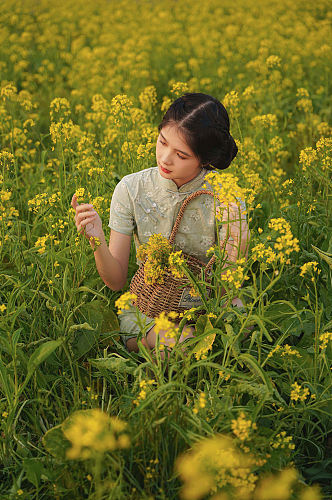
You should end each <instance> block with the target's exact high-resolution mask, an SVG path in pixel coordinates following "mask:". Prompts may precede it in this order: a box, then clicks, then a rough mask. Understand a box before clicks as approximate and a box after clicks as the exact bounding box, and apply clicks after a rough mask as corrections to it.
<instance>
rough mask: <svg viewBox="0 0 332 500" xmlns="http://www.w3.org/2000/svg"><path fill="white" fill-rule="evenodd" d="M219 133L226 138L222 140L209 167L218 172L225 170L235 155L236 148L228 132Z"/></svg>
mask: <svg viewBox="0 0 332 500" xmlns="http://www.w3.org/2000/svg"><path fill="white" fill-rule="evenodd" d="M221 132H222V134H223V135H224V136H226V138H225V139H223V140H222V142H221V144H222V147H221V148H220V149H219V150H218V153H217V154H216V156H215V159H214V161H213V162H211V165H213V167H214V168H217V169H218V170H225V168H227V167H229V165H230V164H231V162H232V161H233V159H234V158H235V156H236V155H237V153H238V147H237V145H236V142H235V141H234V139H233V137H232V136H231V134H230V133H229V132H228V130H225V129H223V130H222V131H221Z"/></svg>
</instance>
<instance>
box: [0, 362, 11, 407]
mask: <svg viewBox="0 0 332 500" xmlns="http://www.w3.org/2000/svg"><path fill="white" fill-rule="evenodd" d="M0 388H1V390H2V392H3V393H4V395H5V396H6V398H7V401H8V403H9V404H11V403H12V399H13V395H14V381H13V379H12V377H11V375H10V374H9V372H8V370H7V367H6V365H5V364H4V363H3V361H2V359H0Z"/></svg>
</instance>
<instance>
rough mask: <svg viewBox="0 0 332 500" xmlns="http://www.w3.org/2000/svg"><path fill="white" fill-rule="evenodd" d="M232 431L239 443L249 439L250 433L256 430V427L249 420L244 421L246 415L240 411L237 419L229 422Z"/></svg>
mask: <svg viewBox="0 0 332 500" xmlns="http://www.w3.org/2000/svg"><path fill="white" fill-rule="evenodd" d="M231 427H232V431H233V433H234V434H235V436H236V437H237V438H238V439H240V441H245V440H247V439H249V438H250V433H251V432H252V431H253V430H256V429H257V425H256V424H255V423H254V422H252V421H251V420H250V419H246V415H245V413H244V412H243V411H241V413H240V415H239V416H238V418H237V419H234V420H232V422H231Z"/></svg>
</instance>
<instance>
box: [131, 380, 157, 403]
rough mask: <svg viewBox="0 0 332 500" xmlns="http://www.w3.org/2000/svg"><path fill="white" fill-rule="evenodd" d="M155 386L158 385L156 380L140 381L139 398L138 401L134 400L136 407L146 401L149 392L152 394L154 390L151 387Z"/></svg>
mask: <svg viewBox="0 0 332 500" xmlns="http://www.w3.org/2000/svg"><path fill="white" fill-rule="evenodd" d="M153 384H157V382H156V381H155V379H149V380H141V381H140V383H139V387H140V392H139V394H138V396H137V399H134V400H133V404H134V405H136V406H138V405H139V404H140V402H141V401H142V400H144V399H146V396H147V394H148V392H151V389H152V387H151V386H152V385H153Z"/></svg>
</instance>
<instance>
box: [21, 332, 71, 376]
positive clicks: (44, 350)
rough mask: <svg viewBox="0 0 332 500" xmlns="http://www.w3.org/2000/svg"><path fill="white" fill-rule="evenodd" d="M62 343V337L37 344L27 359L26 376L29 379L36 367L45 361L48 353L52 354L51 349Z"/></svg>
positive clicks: (53, 349)
mask: <svg viewBox="0 0 332 500" xmlns="http://www.w3.org/2000/svg"><path fill="white" fill-rule="evenodd" d="M61 344H62V339H58V340H49V341H47V342H45V343H44V344H42V345H41V346H39V347H38V348H37V349H36V350H35V352H34V353H33V354H32V355H31V356H30V359H29V361H28V375H27V378H28V379H29V378H30V377H31V375H32V374H33V372H34V371H35V370H36V368H37V367H38V366H39V365H40V363H42V362H43V361H45V359H47V358H48V357H49V355H50V354H52V352H53V351H55V349H56V348H57V347H59V346H60V345H61Z"/></svg>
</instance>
